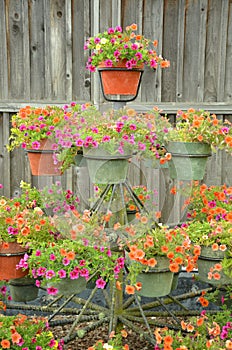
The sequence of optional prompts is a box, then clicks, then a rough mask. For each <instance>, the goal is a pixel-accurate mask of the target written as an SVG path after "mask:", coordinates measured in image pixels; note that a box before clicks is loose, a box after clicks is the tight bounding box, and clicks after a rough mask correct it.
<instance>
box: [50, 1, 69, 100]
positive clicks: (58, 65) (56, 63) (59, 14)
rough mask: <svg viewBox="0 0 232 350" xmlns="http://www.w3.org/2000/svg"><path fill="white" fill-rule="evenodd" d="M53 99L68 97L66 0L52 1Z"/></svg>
mask: <svg viewBox="0 0 232 350" xmlns="http://www.w3.org/2000/svg"><path fill="white" fill-rule="evenodd" d="M50 6H51V7H50V11H51V12H50V16H51V51H50V54H51V74H52V96H51V97H52V99H55V100H59V99H60V100H62V99H64V98H65V99H66V54H65V49H64V43H65V40H66V35H65V28H66V26H65V0H56V1H51V2H50Z"/></svg>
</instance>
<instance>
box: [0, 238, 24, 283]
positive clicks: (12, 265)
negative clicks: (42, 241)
mask: <svg viewBox="0 0 232 350" xmlns="http://www.w3.org/2000/svg"><path fill="white" fill-rule="evenodd" d="M26 252H27V249H26V248H24V247H22V246H21V245H20V244H19V243H17V242H10V243H1V244H0V280H10V279H15V278H21V277H24V276H26V275H27V274H28V270H26V271H23V270H22V269H21V268H20V269H16V265H17V264H18V263H19V261H20V259H22V258H23V256H24V254H25V253H26Z"/></svg>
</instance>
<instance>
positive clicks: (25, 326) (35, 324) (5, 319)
mask: <svg viewBox="0 0 232 350" xmlns="http://www.w3.org/2000/svg"><path fill="white" fill-rule="evenodd" d="M63 345H64V344H63V341H62V340H61V341H59V340H56V339H55V337H54V336H53V334H52V331H51V330H50V329H49V326H48V321H47V319H46V318H45V317H39V316H36V317H28V316H26V315H23V314H18V315H15V316H4V315H0V347H1V349H12V350H15V349H24V350H42V349H57V350H62V349H63Z"/></svg>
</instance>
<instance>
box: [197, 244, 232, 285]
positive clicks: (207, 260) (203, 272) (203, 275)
mask: <svg viewBox="0 0 232 350" xmlns="http://www.w3.org/2000/svg"><path fill="white" fill-rule="evenodd" d="M224 256H225V253H224V252H222V251H220V250H218V251H213V250H212V248H211V247H203V246H202V247H201V254H200V256H199V258H198V261H197V266H198V278H199V279H200V280H201V281H203V282H206V283H209V284H212V285H225V284H231V283H232V278H230V277H229V276H227V275H225V273H224V272H223V271H222V270H221V271H218V272H219V274H220V276H221V277H220V279H219V280H215V279H213V278H212V279H209V278H208V273H209V272H210V270H211V269H213V267H214V265H215V264H220V263H221V261H222V260H223V258H224Z"/></svg>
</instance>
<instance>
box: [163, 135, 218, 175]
mask: <svg viewBox="0 0 232 350" xmlns="http://www.w3.org/2000/svg"><path fill="white" fill-rule="evenodd" d="M166 148H167V151H168V152H170V153H171V154H172V159H171V160H170V161H169V162H168V166H169V171H170V177H171V178H172V179H179V180H202V179H203V177H204V175H205V170H206V165H207V159H208V157H209V156H210V155H211V147H210V145H208V144H206V143H200V142H174V141H173V142H169V143H168V144H167V146H166Z"/></svg>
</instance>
